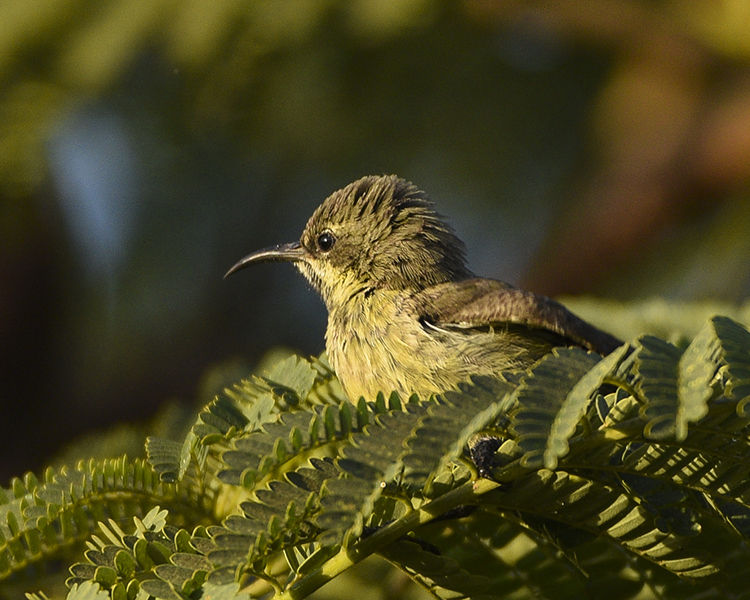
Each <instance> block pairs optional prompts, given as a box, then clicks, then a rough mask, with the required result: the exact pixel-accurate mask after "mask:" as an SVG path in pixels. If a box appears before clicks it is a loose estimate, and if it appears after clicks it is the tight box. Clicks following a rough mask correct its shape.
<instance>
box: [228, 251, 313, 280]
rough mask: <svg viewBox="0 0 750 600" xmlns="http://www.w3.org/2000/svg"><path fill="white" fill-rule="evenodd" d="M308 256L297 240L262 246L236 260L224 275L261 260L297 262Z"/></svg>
mask: <svg viewBox="0 0 750 600" xmlns="http://www.w3.org/2000/svg"><path fill="white" fill-rule="evenodd" d="M307 257H308V253H307V250H305V248H304V247H303V246H302V244H300V243H299V242H292V243H291V244H278V245H277V246H271V247H269V248H263V250H258V251H257V252H253V253H252V254H248V255H247V256H246V257H245V258H243V259H241V260H240V261H238V262H237V264H235V265H234V266H233V267H232V268H231V269H229V271H227V274H226V275H224V278H225V279H226V278H227V277H229V276H230V275H231V274H232V273H235V272H236V271H239V270H240V269H244V268H245V267H247V266H249V265H254V264H257V263H262V262H279V261H283V262H298V261H300V260H305V259H306V258H307Z"/></svg>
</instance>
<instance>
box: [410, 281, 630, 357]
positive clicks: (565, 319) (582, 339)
mask: <svg viewBox="0 0 750 600" xmlns="http://www.w3.org/2000/svg"><path fill="white" fill-rule="evenodd" d="M422 295H423V318H424V320H425V321H426V322H427V323H429V324H431V325H433V326H436V327H444V328H453V329H455V328H476V327H487V326H498V325H503V324H508V325H518V326H523V327H528V328H529V329H530V330H534V329H536V330H546V331H547V332H550V333H553V334H556V335H557V336H560V337H561V338H563V340H564V341H567V342H569V343H570V344H572V345H577V346H581V347H583V348H586V349H588V350H594V351H596V352H599V353H600V354H609V353H610V352H612V351H613V350H614V349H615V348H617V347H618V346H620V345H621V344H622V342H621V341H620V340H618V339H617V338H615V337H614V336H611V335H609V334H608V333H605V332H603V331H601V330H599V329H597V328H596V327H594V326H593V325H590V324H589V323H587V322H586V321H584V320H583V319H580V318H578V317H577V316H576V315H574V314H573V313H572V312H570V311H569V310H568V309H567V308H565V307H564V306H563V305H562V304H560V303H558V302H555V301H554V300H550V299H549V298H547V297H545V296H539V295H537V294H533V293H531V292H525V291H523V290H519V289H518V288H515V287H513V286H512V285H509V284H507V283H504V282H502V281H496V280H494V279H482V278H476V279H467V280H464V281H460V282H450V283H443V284H438V285H435V286H432V287H430V288H428V289H426V290H424V291H423V292H422Z"/></svg>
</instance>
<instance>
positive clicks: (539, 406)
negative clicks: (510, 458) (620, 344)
mask: <svg viewBox="0 0 750 600" xmlns="http://www.w3.org/2000/svg"><path fill="white" fill-rule="evenodd" d="M599 359H600V357H599V356H598V355H596V354H592V353H589V352H585V351H584V350H581V349H578V348H555V349H554V350H553V352H552V353H550V354H548V355H547V356H545V357H544V358H542V359H541V360H540V361H539V362H538V363H537V364H536V365H535V366H534V367H533V368H532V370H531V372H530V374H529V375H528V376H527V377H526V378H525V379H524V381H523V383H522V384H521V386H520V387H519V388H518V390H517V393H516V397H517V402H518V409H517V410H515V411H513V413H512V414H511V423H510V431H511V433H512V434H513V435H514V436H515V438H516V442H517V443H518V445H519V446H520V448H521V451H522V452H523V457H522V458H521V461H520V464H521V466H522V467H525V468H529V469H534V468H539V467H541V466H542V465H543V464H544V456H545V452H546V451H547V441H548V439H549V437H550V432H551V431H552V428H553V426H554V424H555V421H556V419H557V418H558V413H559V411H560V409H561V407H562V406H563V403H564V402H565V399H566V398H567V397H568V395H569V394H570V392H571V391H572V390H573V388H574V386H575V385H576V383H578V381H579V380H580V379H581V377H583V376H584V375H585V374H586V373H587V372H588V371H589V370H590V369H591V368H592V367H593V366H594V365H595V364H596V363H597V362H598V361H599ZM574 398H575V397H574ZM584 400H585V402H588V399H584ZM579 410H581V408H580V407H578V406H576V407H575V408H572V409H570V410H569V411H566V412H565V413H564V415H570V414H571V413H572V414H577V413H578V412H579ZM569 429H570V427H569V424H568V423H567V422H566V423H564V424H562V425H560V426H559V430H558V431H559V432H562V431H567V430H569ZM554 456H555V454H554V452H551V453H550V462H554V461H553V460H552V458H553V457H554Z"/></svg>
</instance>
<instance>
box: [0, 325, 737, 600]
mask: <svg viewBox="0 0 750 600" xmlns="http://www.w3.org/2000/svg"><path fill="white" fill-rule="evenodd" d="M749 401H750V333H748V332H747V330H745V329H744V328H743V327H742V326H740V325H738V324H737V323H735V322H733V321H731V320H729V319H726V318H722V317H715V318H713V319H711V320H710V321H709V323H708V324H707V325H706V327H704V329H703V330H701V332H700V333H699V334H698V335H697V336H696V338H695V339H694V340H693V341H692V343H690V344H689V345H688V346H687V347H686V348H685V349H684V350H682V349H680V348H678V347H676V346H673V345H671V344H669V343H667V342H665V341H663V340H660V339H658V338H655V337H651V336H645V337H642V338H640V339H638V340H635V341H634V342H632V343H631V344H625V345H624V346H622V347H621V348H619V349H618V350H616V351H615V352H614V353H612V354H611V355H609V356H607V357H605V358H601V357H599V356H598V355H595V354H590V353H586V352H583V351H581V350H571V349H558V350H555V351H554V352H553V353H551V354H549V355H548V356H546V357H544V358H543V359H542V360H541V361H539V363H537V365H536V366H535V367H534V368H532V369H531V370H530V371H529V372H528V373H526V374H523V375H522V376H519V375H518V374H508V375H507V377H505V378H504V379H497V380H494V379H488V378H477V379H475V380H473V381H472V382H470V383H467V384H464V385H461V386H460V389H458V390H453V391H448V392H446V393H445V394H444V395H442V396H440V397H438V398H431V399H419V398H416V397H414V398H410V399H408V400H405V399H402V398H399V397H398V396H397V395H395V394H392V395H391V396H390V397H387V398H386V396H384V395H382V394H381V395H379V396H378V397H377V398H376V399H374V401H373V402H366V401H365V400H364V399H360V401H359V402H358V403H357V405H356V406H355V405H354V404H351V403H350V402H349V401H348V400H346V399H345V398H344V397H343V395H342V393H341V391H340V388H339V387H338V384H337V382H336V380H335V378H334V376H333V373H331V371H330V369H329V368H328V367H327V366H326V365H325V363H323V362H321V361H319V360H310V361H305V360H302V359H299V358H297V357H291V358H288V359H286V360H284V361H282V362H281V363H279V364H278V365H277V366H276V368H275V369H274V371H273V372H272V373H270V374H269V375H268V376H266V377H262V378H261V377H253V378H251V379H248V380H245V381H242V382H240V383H239V384H237V385H236V386H235V387H234V388H233V389H232V390H227V391H226V393H225V394H224V395H223V396H221V397H218V398H217V399H215V400H214V401H213V402H212V403H211V404H209V405H208V406H207V407H206V408H205V409H204V410H203V411H202V412H201V414H200V415H199V417H198V419H197V421H196V424H195V426H194V427H193V428H192V430H191V432H190V434H189V435H188V436H187V438H186V439H185V440H184V441H183V442H182V443H175V442H169V441H165V440H156V439H152V440H149V442H148V455H149V462H148V463H145V462H143V461H132V460H129V459H126V458H123V459H119V460H114V461H99V462H96V461H92V462H90V463H85V464H84V463H81V464H79V465H78V466H77V467H76V468H75V469H63V470H61V471H59V472H54V471H51V470H50V471H48V472H47V473H45V476H44V478H43V480H42V481H39V480H37V479H36V478H35V477H34V476H32V475H27V476H26V477H25V478H24V479H23V480H21V479H17V480H14V481H13V482H12V483H11V487H10V489H8V490H2V498H1V500H2V504H0V574H1V575H2V577H3V578H6V579H8V580H14V579H17V578H18V577H20V576H21V575H23V574H26V575H28V574H29V573H28V571H29V567H30V565H43V564H45V563H46V562H48V561H49V560H50V559H53V558H55V557H56V556H61V555H62V554H63V551H64V550H65V549H66V548H71V547H74V546H75V545H76V544H80V543H81V542H82V541H85V543H86V546H87V550H86V551H85V554H84V556H83V558H82V559H81V560H80V561H79V562H77V563H75V564H74V565H73V566H72V567H71V569H70V573H71V577H70V579H69V580H68V583H69V585H70V586H71V589H70V593H69V595H68V597H69V598H71V599H74V600H81V599H83V598H92V599H93V598H100V597H111V598H115V599H118V600H126V599H128V600H145V599H146V598H164V599H187V598H198V597H204V598H219V599H226V600H228V599H230V598H241V599H246V600H250V599H251V598H259V597H261V596H268V597H270V596H276V597H283V598H302V597H305V596H306V595H308V594H309V593H311V592H312V591H314V590H316V589H318V588H319V587H320V586H322V585H324V584H325V583H326V582H327V581H329V580H331V579H333V578H335V577H337V576H338V575H339V574H340V573H342V572H343V571H344V570H346V569H348V568H349V567H350V566H352V565H354V564H356V563H358V562H360V561H361V560H363V559H364V558H366V557H367V556H370V555H372V554H379V555H380V556H382V557H384V558H386V559H387V560H388V561H390V562H391V563H393V564H394V565H396V567H397V568H398V569H401V570H402V571H403V572H404V573H407V574H408V575H409V576H410V577H411V578H412V579H413V580H414V581H416V582H417V583H418V584H419V585H420V586H421V587H422V588H423V589H425V590H427V591H428V592H429V594H431V595H432V596H433V597H435V598H446V599H447V598H457V597H471V598H507V597H513V598H529V599H531V598H534V599H538V598H543V599H547V600H558V599H559V600H563V599H567V598H602V597H607V598H611V600H627V599H630V598H654V599H660V600H666V599H679V600H683V599H690V598H695V599H696V600H697V599H699V598H700V599H701V600H704V599H720V598H740V599H741V598H750V569H748V568H747V565H748V564H750V549H749V548H750V435H749V434H750V414H748V410H747V404H748V402H749ZM492 436H495V437H496V438H497V439H498V442H497V444H495V445H493V446H492V447H493V448H498V450H497V451H496V452H495V454H494V457H493V456H491V458H492V459H493V460H492V462H491V464H490V465H489V469H490V472H491V474H492V479H486V478H478V477H477V472H476V468H475V466H474V465H473V464H472V463H471V462H470V461H469V460H467V458H466V456H467V453H466V447H467V445H471V444H473V443H474V442H475V440H476V439H477V437H481V438H482V439H485V440H486V439H488V437H489V438H492ZM500 482H502V483H500ZM157 506H158V507H161V509H159V508H156V507H157ZM97 530H98V531H97ZM90 582H94V583H95V585H92V584H91V583H90ZM201 594H203V596H200V595H201ZM36 597H37V598H42V597H43V596H36Z"/></svg>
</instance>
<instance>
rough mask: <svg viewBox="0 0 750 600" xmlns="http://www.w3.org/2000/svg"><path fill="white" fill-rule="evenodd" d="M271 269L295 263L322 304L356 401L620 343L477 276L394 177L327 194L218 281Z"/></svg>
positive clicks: (330, 343)
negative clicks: (292, 229)
mask: <svg viewBox="0 0 750 600" xmlns="http://www.w3.org/2000/svg"><path fill="white" fill-rule="evenodd" d="M269 261H287V262H292V263H294V265H295V266H296V267H297V269H299V271H300V272H301V273H302V274H303V275H304V276H305V277H306V278H307V280H308V281H309V282H310V283H311V284H312V286H313V287H314V288H315V289H316V290H317V292H318V293H319V294H320V296H321V297H322V298H323V301H324V302H325V305H326V308H327V310H328V326H327V330H326V353H327V355H328V359H329V361H330V363H331V366H332V367H333V369H334V370H335V372H336V374H337V376H338V378H339V380H340V382H341V385H342V386H343V389H344V391H345V392H346V394H347V396H348V397H349V398H350V399H351V400H353V401H356V400H357V399H358V398H359V397H361V396H364V397H365V398H366V399H368V400H369V399H374V398H375V396H376V395H377V393H378V392H384V393H385V394H389V393H390V392H392V391H396V392H398V393H399V394H402V397H408V396H410V395H411V394H418V395H419V396H420V397H423V398H425V397H428V396H430V395H431V394H437V393H441V392H444V391H446V390H449V389H454V388H455V387H456V386H457V384H458V383H460V382H465V381H468V380H469V378H470V376H472V375H490V376H496V377H497V376H501V373H503V372H504V371H518V370H524V369H527V368H528V367H530V366H531V365H533V364H534V363H535V362H536V361H537V360H539V359H540V358H541V357H542V356H544V355H545V354H546V353H548V352H550V351H551V350H552V348H554V347H556V346H574V347H575V346H577V347H581V348H584V349H586V350H590V351H594V352H598V353H600V354H608V353H610V352H611V351H612V350H614V349H615V348H617V347H618V346H620V345H621V344H622V342H620V340H618V339H617V338H615V337H613V336H612V335H610V334H608V333H605V332H603V331H601V330H599V329H597V328H596V327H594V326H593V325H590V324H589V323H587V322H586V321H584V320H582V319H580V318H579V317H577V316H576V315H574V314H573V313H572V312H570V311H569V310H568V309H566V308H565V307H564V306H563V305H561V304H559V303H558V302H555V301H554V300H551V299H549V298H547V297H545V296H541V295H537V294H533V293H531V292H527V291H523V290H520V289H518V288H516V287H513V286H512V285H510V284H508V283H505V282H503V281H497V280H495V279H485V278H482V277H477V276H476V275H475V274H474V273H472V272H471V271H470V270H469V268H468V267H467V265H466V251H465V246H464V244H463V242H462V241H461V240H460V239H459V238H458V237H457V236H456V234H455V233H454V231H453V229H452V228H451V227H450V226H449V225H448V224H447V223H446V221H445V219H444V218H443V217H442V216H441V215H440V214H438V213H437V212H435V210H434V208H433V204H432V202H430V200H429V198H428V196H427V194H426V193H425V192H423V191H421V190H420V189H418V188H417V187H416V186H415V185H414V184H412V183H411V182H408V181H405V180H404V179H401V178H399V177H397V176H395V175H386V176H369V177H363V178H361V179H359V180H357V181H355V182H354V183H351V184H349V185H347V186H346V187H345V188H343V189H340V190H338V191H337V192H334V193H333V194H331V195H330V196H329V197H328V198H326V200H325V201H324V202H323V203H322V204H321V205H320V206H319V207H318V208H317V209H316V210H315V212H314V213H313V215H312V217H310V220H309V221H308V222H307V225H306V226H305V229H304V231H303V232H302V237H301V238H300V240H299V241H298V242H292V243H289V244H280V245H277V246H273V247H270V248H265V249H263V250H259V251H257V252H253V253H252V254H249V255H248V256H246V257H245V258H243V259H242V260H240V261H239V262H237V263H236V264H235V265H234V266H233V267H232V268H231V269H230V270H229V272H228V273H227V274H226V275H225V277H226V276H228V275H231V274H232V273H234V272H236V271H238V270H239V269H242V268H244V267H247V266H249V265H254V264H258V263H262V262H269ZM403 395H405V396H403Z"/></svg>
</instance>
